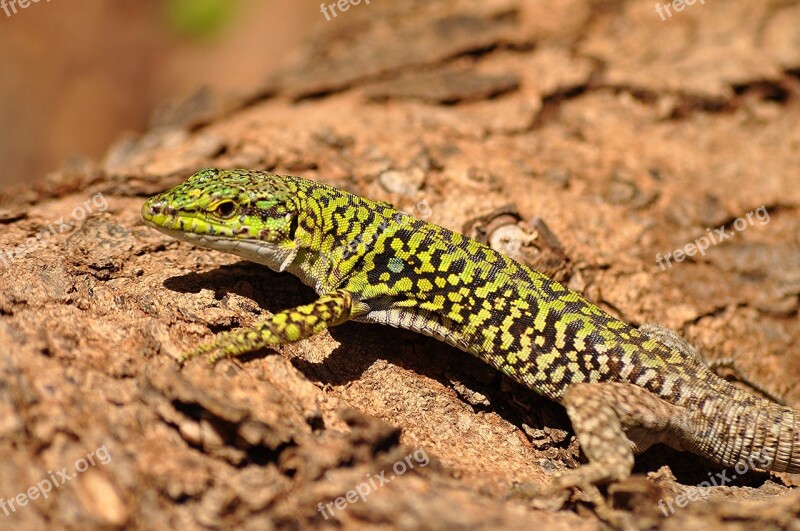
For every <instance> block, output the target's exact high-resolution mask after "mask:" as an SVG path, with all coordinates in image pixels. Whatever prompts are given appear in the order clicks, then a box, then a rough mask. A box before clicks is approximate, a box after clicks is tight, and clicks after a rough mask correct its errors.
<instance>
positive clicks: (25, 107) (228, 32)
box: [0, 0, 325, 188]
mask: <svg viewBox="0 0 800 531" xmlns="http://www.w3.org/2000/svg"><path fill="white" fill-rule="evenodd" d="M18 1H19V0H17V2H18ZM10 2H11V0H5V2H4V5H5V6H6V8H5V9H2V8H0V49H1V50H2V54H0V72H2V75H0V124H3V127H0V188H7V187H9V186H12V185H15V184H29V183H32V182H34V181H36V180H39V179H41V178H42V177H43V176H44V175H46V174H47V172H49V171H52V170H54V169H56V168H58V167H59V166H61V165H62V164H64V163H65V162H67V161H68V160H70V159H71V158H73V157H79V156H86V157H91V158H95V159H97V158H100V157H102V155H103V153H104V152H105V151H106V149H107V148H108V147H109V146H110V145H111V144H112V143H113V142H114V141H116V140H117V139H118V138H119V137H120V136H122V135H123V134H125V133H126V132H132V133H136V132H142V131H144V130H145V129H146V127H147V124H148V122H149V120H150V119H151V116H152V115H153V113H154V112H156V110H157V109H158V108H159V106H160V105H164V104H166V103H167V102H170V101H178V100H184V99H186V98H187V97H189V96H190V95H191V94H193V93H196V92H197V91H198V90H200V89H201V88H202V87H209V88H211V89H212V90H213V91H215V92H218V93H220V94H226V93H232V92H234V91H235V90H236V89H237V88H241V87H253V86H258V85H259V84H260V83H263V82H264V81H265V80H266V79H267V77H268V76H269V75H270V74H271V73H273V72H274V71H275V70H276V69H277V68H278V67H279V66H280V65H281V64H282V63H284V61H285V60H286V58H287V54H289V53H290V52H291V51H292V50H293V49H296V48H297V45H298V44H299V43H300V42H302V41H303V39H305V38H307V36H308V35H309V34H310V32H312V31H313V30H314V28H315V27H316V26H318V25H320V24H325V18H324V17H323V16H322V15H321V14H320V13H319V10H318V8H317V7H315V6H316V2H314V1H312V0H300V1H298V0H114V1H113V2H109V1H96V0H95V1H91V0H50V1H46V0H40V1H39V2H38V3H30V4H29V5H28V6H27V7H26V8H21V7H20V6H19V5H18V4H15V5H11V3H10ZM0 7H1V6H0ZM14 8H16V13H14ZM7 13H8V14H7Z"/></svg>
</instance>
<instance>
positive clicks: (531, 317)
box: [141, 169, 800, 489]
mask: <svg viewBox="0 0 800 531" xmlns="http://www.w3.org/2000/svg"><path fill="white" fill-rule="evenodd" d="M141 214H142V217H143V220H144V222H145V224H146V225H148V226H150V227H153V228H155V229H157V230H159V231H161V232H163V233H166V234H167V235H169V236H172V237H175V238H178V239H181V240H185V241H188V242H190V243H192V244H194V245H197V246H200V247H205V248H210V249H215V250H218V251H223V252H226V253H232V254H234V255H237V256H240V257H242V258H245V259H247V260H250V261H253V262H257V263H259V264H263V265H266V266H267V267H269V268H271V269H272V270H274V271H277V272H288V273H291V274H293V275H295V276H296V277H298V278H299V279H300V280H301V281H302V282H303V283H305V284H306V285H308V286H310V287H311V288H313V289H314V290H315V291H316V293H317V294H318V295H319V298H318V299H317V300H316V301H314V302H312V303H310V304H305V305H301V306H298V307H296V308H290V309H286V310H283V311H279V312H277V313H274V314H273V315H271V316H270V317H269V318H267V319H266V320H263V321H260V322H258V323H257V324H256V325H255V326H253V327H250V328H244V329H236V330H231V331H227V332H222V333H220V334H218V335H217V336H216V338H215V339H214V340H213V341H211V342H210V343H206V344H203V345H201V346H199V347H197V348H196V349H194V350H193V351H191V352H188V353H186V354H185V355H184V356H183V358H182V359H181V360H180V361H181V364H183V363H184V362H186V361H188V360H189V359H190V358H193V357H194V356H197V355H205V356H207V359H208V361H209V362H210V363H211V364H213V363H215V362H217V361H218V360H219V359H221V358H223V357H233V356H240V355H242V354H245V353H250V352H254V351H258V350H261V349H264V348H268V347H276V346H278V345H282V344H287V343H293V342H296V341H300V340H302V339H305V338H308V337H310V336H312V335H314V334H318V333H320V332H322V331H323V330H325V329H327V328H330V327H333V326H336V325H339V324H341V323H344V322H346V321H349V320H354V321H360V322H367V323H377V324H383V325H390V326H394V327H398V328H403V329H407V330H411V331H414V332H418V333H422V334H425V335H428V336H431V337H434V338H436V339H438V340H440V341H443V342H445V343H447V344H449V345H452V346H454V347H456V348H458V349H460V350H462V351H465V352H467V353H469V354H471V355H473V356H476V357H477V358H479V359H481V360H483V361H484V362H486V363H488V364H489V365H491V366H492V367H494V368H496V369H497V370H499V371H501V372H502V373H504V374H506V375H507V376H508V377H510V378H512V379H513V380H515V381H517V382H519V383H521V384H522V385H524V386H526V387H528V388H529V389H531V390H533V391H534V392H536V393H538V394H540V395H542V396H545V397H547V398H549V399H551V400H553V401H555V402H558V403H559V404H561V405H563V406H564V407H565V409H566V411H567V414H568V416H569V419H570V422H571V423H572V426H573V429H574V431H575V435H576V437H577V439H578V443H579V445H580V447H581V450H582V451H583V453H584V455H585V456H586V458H587V460H588V463H587V464H585V465H582V466H580V467H578V468H576V469H572V470H568V471H566V472H563V473H561V474H559V475H558V476H557V477H556V479H555V480H554V488H560V489H567V488H572V487H586V488H596V486H597V485H601V484H607V483H610V482H616V481H621V480H623V479H625V478H627V477H629V476H630V475H631V473H632V470H633V465H634V456H635V455H637V454H639V453H641V452H643V451H644V450H646V449H647V448H649V447H650V446H651V445H653V444H655V443H663V444H666V445H668V446H670V447H672V448H675V449H677V450H680V451H690V452H693V453H695V454H698V455H700V456H703V457H705V458H708V459H710V460H711V461H714V462H716V463H718V464H719V465H721V466H725V467H729V466H737V467H738V465H739V464H740V463H745V466H747V467H748V468H747V469H748V470H762V471H773V472H789V473H798V472H800V412H798V411H795V410H794V409H792V408H790V407H786V406H784V405H781V404H776V403H774V402H772V401H770V400H768V399H766V398H762V397H759V396H756V395H754V394H751V393H749V392H747V391H746V390H744V389H742V388H740V387H737V386H735V385H733V384H732V383H730V382H728V381H727V380H725V379H723V378H721V377H719V376H718V375H717V374H715V373H713V372H712V371H711V370H710V369H709V368H708V367H707V366H706V364H705V363H704V361H703V359H702V358H701V357H700V355H699V354H698V353H697V351H696V350H695V349H694V348H693V347H692V346H691V345H689V344H688V343H687V342H686V341H685V340H684V339H683V338H681V336H680V335H678V334H677V333H676V332H673V331H672V330H670V329H668V328H666V327H662V326H660V325H656V324H649V323H646V324H644V325H642V326H640V327H638V328H636V327H634V326H632V325H630V324H628V323H625V322H624V321H621V320H619V319H617V318H615V317H613V316H612V315H610V314H609V313H607V312H606V311H604V310H603V309H601V308H600V307H598V306H597V305H595V304H593V303H592V302H589V301H588V300H586V299H585V298H584V297H583V296H581V295H580V294H579V293H577V292H575V291H572V290H570V289H568V288H566V287H565V286H563V285H561V284H560V283H558V282H556V281H554V280H552V279H550V278H549V277H547V276H546V275H544V274H542V273H540V272H538V271H536V270H534V269H532V268H529V267H527V266H525V265H523V264H520V263H518V262H515V261H514V260H512V259H510V258H508V257H506V256H504V255H502V254H500V253H498V252H496V251H495V250H493V249H491V248H490V247H488V246H486V245H483V244H481V243H478V242H476V241H474V240H472V239H470V238H467V237H466V236H463V235H461V234H459V233H457V232H453V231H450V230H448V229H446V228H443V227H440V226H438V225H434V224H432V223H429V222H427V221H423V220H420V219H416V218H414V217H412V216H410V215H408V214H405V213H403V212H401V211H399V210H397V209H395V208H394V207H392V206H391V204H389V203H385V202H377V201H372V200H369V199H366V198H363V197H360V196H358V195H354V194H351V193H349V192H346V191H344V190H340V189H337V188H335V187H333V186H330V185H327V184H323V183H320V182H316V181H311V180H307V179H303V178H301V177H294V176H287V175H277V174H274V173H271V172H267V171H257V170H223V169H205V170H201V171H199V172H197V173H195V174H194V175H192V176H191V177H189V178H188V179H187V180H186V181H184V182H182V183H181V184H179V185H177V186H175V187H174V188H172V189H170V190H167V191H165V192H163V193H160V194H157V195H155V196H153V197H151V198H150V199H148V200H147V201H146V202H145V203H144V205H143V206H142V210H141ZM737 470H738V468H737Z"/></svg>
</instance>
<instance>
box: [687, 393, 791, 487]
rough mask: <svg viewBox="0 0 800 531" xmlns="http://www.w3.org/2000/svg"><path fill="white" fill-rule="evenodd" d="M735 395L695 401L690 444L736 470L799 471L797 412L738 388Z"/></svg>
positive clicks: (739, 471)
mask: <svg viewBox="0 0 800 531" xmlns="http://www.w3.org/2000/svg"><path fill="white" fill-rule="evenodd" d="M733 394H734V396H737V395H738V396H737V398H738V399H737V398H731V397H730V396H728V397H725V396H717V397H711V398H708V399H706V400H704V401H702V402H701V403H700V404H698V406H697V409H694V411H693V412H692V413H691V416H692V419H691V423H692V425H693V429H692V430H691V431H692V432H693V433H692V434H691V436H690V437H689V439H690V441H691V445H692V446H693V447H694V448H695V449H696V450H697V452H698V453H700V454H701V455H705V456H706V457H709V458H711V459H712V460H714V461H717V462H719V463H720V464H722V465H723V466H734V467H736V471H737V473H738V474H739V475H741V474H743V473H745V472H746V471H747V470H750V469H755V470H771V471H773V472H789V473H792V474H796V473H800V412H798V411H796V410H794V409H792V408H789V407H785V406H781V405H778V404H775V403H773V402H770V401H768V400H764V399H761V398H756V397H755V396H753V395H749V394H746V393H743V392H742V391H741V390H738V389H737V390H736V391H734V393H733ZM743 394H744V396H742V395H743ZM742 468H744V470H742Z"/></svg>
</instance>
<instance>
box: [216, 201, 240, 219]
mask: <svg viewBox="0 0 800 531" xmlns="http://www.w3.org/2000/svg"><path fill="white" fill-rule="evenodd" d="M214 212H215V213H216V214H217V215H218V216H219V217H221V218H229V217H231V216H233V214H234V213H235V212H236V204H235V203H234V202H233V201H223V202H222V203H220V204H219V205H217V208H216V209H214Z"/></svg>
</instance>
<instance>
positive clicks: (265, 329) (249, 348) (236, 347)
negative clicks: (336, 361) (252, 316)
mask: <svg viewBox="0 0 800 531" xmlns="http://www.w3.org/2000/svg"><path fill="white" fill-rule="evenodd" d="M357 305H358V303H354V301H353V294H352V293H350V292H349V291H347V290H343V289H339V290H336V291H332V292H330V293H327V294H325V295H323V296H321V297H320V298H319V299H317V300H316V301H314V302H312V303H310V304H304V305H302V306H298V307H296V308H289V309H287V310H283V311H280V312H278V313H276V314H275V315H273V316H272V317H270V318H269V319H266V320H264V321H261V322H259V323H258V324H256V325H255V326H253V327H252V328H243V329H240V330H232V331H230V332H223V333H221V334H219V335H217V337H216V338H214V340H213V341H211V342H210V343H206V344H204V345H201V346H199V347H197V348H196V349H194V350H192V351H191V352H188V353H186V354H184V355H183V357H182V358H181V360H180V363H181V364H183V363H184V362H186V361H187V360H189V359H191V358H193V357H195V356H198V355H201V354H208V361H209V363H211V364H212V365H213V364H214V363H216V362H217V361H218V360H219V359H221V358H224V357H229V356H241V355H242V354H247V353H248V352H254V351H256V350H259V349H262V348H264V347H272V346H277V345H283V344H286V343H294V342H296V341H300V340H301V339H306V338H308V337H311V336H313V335H314V334H318V333H320V332H322V331H323V330H325V329H326V328H330V327H332V326H336V325H338V324H341V323H343V322H345V321H347V320H348V319H350V318H351V317H354V316H355V315H356V314H357V313H359V312H358V311H356V310H355V308H356V307H357Z"/></svg>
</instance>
